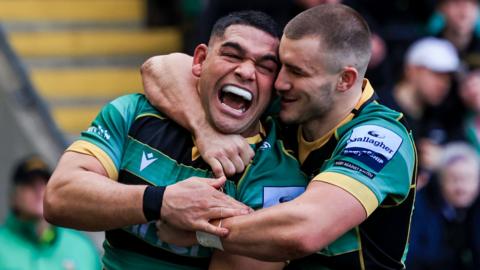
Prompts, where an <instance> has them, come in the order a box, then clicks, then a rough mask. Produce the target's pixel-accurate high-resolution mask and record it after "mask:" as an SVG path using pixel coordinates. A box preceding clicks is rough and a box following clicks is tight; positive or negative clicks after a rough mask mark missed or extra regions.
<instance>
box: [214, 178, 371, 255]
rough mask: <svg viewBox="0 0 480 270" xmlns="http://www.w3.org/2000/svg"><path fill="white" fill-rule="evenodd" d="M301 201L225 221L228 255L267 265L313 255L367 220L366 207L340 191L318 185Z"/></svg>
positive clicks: (313, 184) (282, 204) (225, 246)
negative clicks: (227, 230) (265, 262)
mask: <svg viewBox="0 0 480 270" xmlns="http://www.w3.org/2000/svg"><path fill="white" fill-rule="evenodd" d="M312 182H313V183H310V184H309V186H308V188H307V190H306V191H305V192H304V193H303V194H302V195H300V196H299V197H297V198H296V199H294V200H292V201H289V202H285V203H281V204H278V205H275V206H272V207H269V208H266V209H262V210H260V211H257V212H255V213H252V214H250V215H246V216H238V217H233V218H229V219H225V220H223V222H222V225H223V226H224V227H226V228H228V229H229V231H230V233H229V234H228V236H227V237H226V238H223V239H222V244H223V247H224V249H225V251H226V252H229V253H233V254H239V255H244V256H249V257H252V258H256V259H260V260H265V261H285V260H288V259H294V258H298V257H303V256H306V255H309V254H312V253H314V252H316V251H318V250H320V249H322V248H323V247H325V246H326V245H328V244H330V243H331V242H333V241H334V240H336V239H337V238H339V237H340V236H342V235H343V234H345V233H346V232H347V231H348V230H350V229H352V228H354V227H355V226H357V225H358V224H360V223H361V222H363V221H364V220H365V218H366V212H365V210H364V208H363V206H362V205H361V204H360V202H359V201H358V200H357V199H356V198H355V197H354V196H352V195H351V194H350V193H348V192H346V191H344V190H343V189H341V188H340V187H337V186H334V185H330V184H327V183H322V182H318V181H312Z"/></svg>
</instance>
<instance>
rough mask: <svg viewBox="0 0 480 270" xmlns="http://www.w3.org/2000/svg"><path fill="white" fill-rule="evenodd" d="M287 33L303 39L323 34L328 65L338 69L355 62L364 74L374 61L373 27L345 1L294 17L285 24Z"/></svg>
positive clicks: (321, 41) (329, 68) (310, 10)
mask: <svg viewBox="0 0 480 270" xmlns="http://www.w3.org/2000/svg"><path fill="white" fill-rule="evenodd" d="M284 34H285V37H287V38H289V39H301V38H304V37H307V36H314V37H319V38H320V39H319V41H320V43H321V44H322V49H323V50H325V51H323V52H319V53H322V54H324V55H325V58H324V59H325V60H326V63H325V68H327V69H328V70H330V71H331V72H338V71H340V69H341V68H343V67H344V66H353V67H355V68H356V69H357V71H358V72H359V74H360V75H361V77H363V76H364V75H365V71H366V69H367V66H368V62H369V61H370V55H371V43H370V30H369V28H368V24H367V22H366V21H365V20H364V19H363V18H362V16H361V15H360V14H358V12H356V11H355V10H353V9H351V8H349V7H347V6H345V5H341V4H322V5H318V6H316V7H313V8H310V9H308V10H306V11H304V12H302V13H300V14H298V15H297V16H295V18H293V19H292V20H291V21H290V22H289V23H288V24H287V26H286V27H285V30H284Z"/></svg>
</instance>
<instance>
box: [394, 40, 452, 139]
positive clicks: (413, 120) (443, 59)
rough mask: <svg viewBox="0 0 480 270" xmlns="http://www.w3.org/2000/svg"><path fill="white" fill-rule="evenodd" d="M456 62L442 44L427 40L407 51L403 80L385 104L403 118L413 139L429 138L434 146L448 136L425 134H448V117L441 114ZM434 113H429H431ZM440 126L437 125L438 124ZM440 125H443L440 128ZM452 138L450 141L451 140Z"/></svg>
mask: <svg viewBox="0 0 480 270" xmlns="http://www.w3.org/2000/svg"><path fill="white" fill-rule="evenodd" d="M458 66H459V59H458V56H457V53H456V51H455V48H454V47H453V46H452V44H451V43H450V42H448V41H446V40H442V39H438V38H433V37H427V38H423V39H420V40H418V41H416V42H415V43H414V44H412V46H410V48H409V49H408V51H407V54H406V56H405V64H404V77H403V79H402V80H400V82H398V83H397V84H396V85H395V87H394V89H393V92H392V97H391V99H387V100H386V103H391V104H390V105H391V106H392V107H394V108H396V109H398V110H400V111H402V112H403V113H404V114H405V116H406V117H407V119H408V121H409V124H410V125H411V126H412V129H413V131H414V132H415V134H414V135H415V136H416V137H417V138H419V137H432V136H435V138H432V139H434V140H435V141H437V142H443V141H445V140H446V138H447V137H448V134H443V135H442V134H429V133H430V132H431V131H432V130H431V129H433V128H437V127H436V125H440V127H438V128H444V129H445V130H444V133H448V132H449V130H447V127H449V126H448V125H449V124H450V125H451V124H455V123H447V122H446V120H448V117H447V118H445V116H446V115H441V114H440V115H439V114H438V113H443V114H445V112H444V111H445V110H447V109H449V108H448V105H449V104H448V103H449V102H453V101H454V100H453V99H451V97H452V95H453V94H455V93H451V92H453V91H451V89H452V88H453V87H454V85H453V76H452V75H453V73H454V72H456V71H457V69H458ZM432 110H433V111H435V114H434V113H431V111H432ZM439 122H441V123H439ZM442 123H443V124H444V125H447V126H446V127H442V126H441V125H442ZM452 138H454V137H452Z"/></svg>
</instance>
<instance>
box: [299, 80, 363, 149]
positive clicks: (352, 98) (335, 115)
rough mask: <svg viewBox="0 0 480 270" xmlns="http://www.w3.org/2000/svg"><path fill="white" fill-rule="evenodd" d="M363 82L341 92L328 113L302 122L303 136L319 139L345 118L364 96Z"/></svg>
mask: <svg viewBox="0 0 480 270" xmlns="http://www.w3.org/2000/svg"><path fill="white" fill-rule="evenodd" d="M362 83H363V82H362V81H360V83H357V84H356V85H355V86H353V87H352V88H351V89H350V90H348V91H345V92H343V93H340V94H339V95H338V96H337V98H336V99H335V100H334V101H333V102H334V104H333V105H332V109H331V110H330V111H329V112H328V113H327V114H325V115H324V116H322V117H317V118H315V119H312V120H309V121H307V122H306V123H304V124H302V134H303V138H304V139H305V140H306V141H310V142H312V141H315V140H318V139H320V138H321V137H323V136H324V135H325V134H327V133H328V132H329V131H330V130H332V129H333V128H335V127H336V126H337V125H338V124H339V123H340V122H341V121H342V120H343V119H345V117H347V116H348V115H349V114H350V113H351V112H352V110H353V109H354V108H355V105H357V103H358V101H359V100H360V98H361V96H362Z"/></svg>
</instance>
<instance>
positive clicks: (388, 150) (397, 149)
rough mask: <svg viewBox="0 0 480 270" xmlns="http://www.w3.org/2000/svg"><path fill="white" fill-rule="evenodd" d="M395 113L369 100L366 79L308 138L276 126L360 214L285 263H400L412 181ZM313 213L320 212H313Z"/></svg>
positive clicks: (409, 154) (405, 139)
mask: <svg viewBox="0 0 480 270" xmlns="http://www.w3.org/2000/svg"><path fill="white" fill-rule="evenodd" d="M402 118H403V115H402V114H401V113H399V112H396V111H393V110H390V109H389V108H387V107H385V106H383V105H381V104H379V103H378V102H377V101H375V93H374V91H373V88H372V87H371V86H370V84H369V83H368V81H367V80H365V82H364V87H363V94H362V98H361V99H360V101H359V102H358V104H357V105H356V107H355V109H354V110H353V111H352V113H351V114H350V115H349V116H347V117H346V118H345V119H344V120H343V121H342V122H340V123H339V125H338V126H337V127H335V128H334V129H333V130H331V131H330V132H329V133H328V134H326V135H325V136H323V137H322V138H320V139H318V140H317V141H314V142H306V141H304V140H303V138H302V133H301V128H300V127H298V126H285V127H283V134H284V135H285V136H286V138H285V142H286V145H287V148H291V149H292V150H293V151H294V152H295V153H296V154H297V155H298V156H299V160H300V162H301V164H302V170H303V171H304V172H305V173H306V174H307V175H308V177H309V179H313V181H323V182H327V183H330V184H333V185H336V186H338V187H341V188H342V189H344V190H346V191H347V192H349V193H350V194H352V195H353V196H355V197H356V198H357V199H358V201H359V202H361V204H362V205H363V207H364V208H365V211H366V213H367V215H368V218H367V220H366V221H364V222H363V223H362V224H360V225H359V226H358V227H356V228H353V229H352V230H350V231H349V232H347V233H346V234H344V235H343V236H341V237H340V238H339V239H337V240H336V241H334V242H332V243H331V244H330V245H328V246H327V247H325V248H324V249H322V250H320V251H318V252H317V253H316V254H313V255H310V256H307V257H305V258H303V259H299V260H294V261H292V262H291V263H290V264H289V266H288V269H350V270H354V269H404V267H405V266H404V261H405V257H406V253H407V250H408V237H409V231H410V221H411V215H412V211H413V203H414V198H415V185H416V180H415V179H416V166H417V161H416V160H417V158H416V150H415V146H414V142H413V138H412V134H411V132H410V131H409V129H408V128H407V127H406V126H405V124H404V123H403V122H402ZM320 218H321V217H320Z"/></svg>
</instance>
